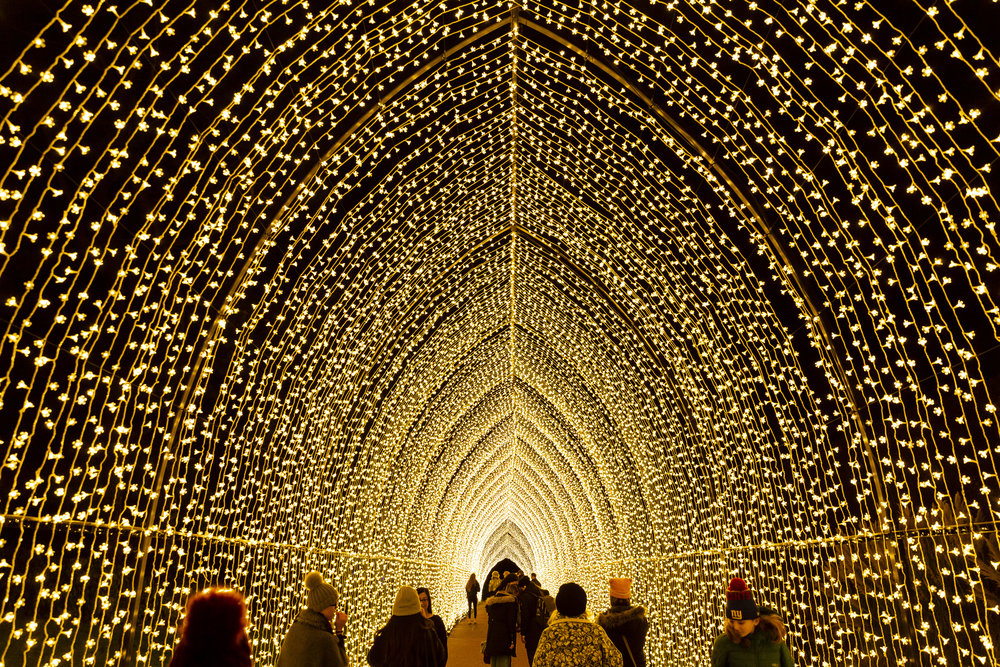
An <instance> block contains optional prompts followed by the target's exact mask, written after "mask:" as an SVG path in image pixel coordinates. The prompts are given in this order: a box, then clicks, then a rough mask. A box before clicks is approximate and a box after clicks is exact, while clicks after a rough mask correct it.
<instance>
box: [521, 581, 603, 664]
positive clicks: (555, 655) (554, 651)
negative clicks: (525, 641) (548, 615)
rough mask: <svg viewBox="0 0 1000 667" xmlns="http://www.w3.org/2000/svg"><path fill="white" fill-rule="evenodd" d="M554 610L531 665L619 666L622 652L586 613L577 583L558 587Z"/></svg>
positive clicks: (585, 605) (584, 601) (581, 590)
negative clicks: (554, 612)
mask: <svg viewBox="0 0 1000 667" xmlns="http://www.w3.org/2000/svg"><path fill="white" fill-rule="evenodd" d="M556 612H557V613H556V614H554V615H553V617H552V620H550V621H549V627H547V628H545V630H544V631H543V632H542V637H541V639H539V640H538V650H537V651H536V652H535V662H534V667H622V654H621V653H619V652H618V649H617V648H615V645H614V644H613V643H611V639H609V638H608V635H607V633H605V632H604V629H603V628H602V627H601V626H599V625H597V624H596V623H594V622H593V621H591V620H590V618H589V617H588V616H587V593H586V591H584V590H583V587H582V586H580V584H576V583H573V582H569V583H565V584H563V585H562V586H560V587H559V592H558V593H556Z"/></svg>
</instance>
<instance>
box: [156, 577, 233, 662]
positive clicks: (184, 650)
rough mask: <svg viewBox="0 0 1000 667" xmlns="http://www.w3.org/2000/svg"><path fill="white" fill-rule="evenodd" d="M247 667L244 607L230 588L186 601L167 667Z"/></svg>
mask: <svg viewBox="0 0 1000 667" xmlns="http://www.w3.org/2000/svg"><path fill="white" fill-rule="evenodd" d="M216 665H218V666H219V667H250V640H249V639H248V638H247V607H246V602H245V600H244V599H243V594H242V593H240V592H239V591H237V590H233V589H231V588H206V589H205V590H203V591H199V592H197V593H195V594H194V595H192V596H191V597H189V598H188V601H187V608H186V609H185V612H184V625H183V626H182V627H181V636H180V640H178V642H177V646H175V647H174V653H173V655H172V656H171V657H170V667H215V666H216Z"/></svg>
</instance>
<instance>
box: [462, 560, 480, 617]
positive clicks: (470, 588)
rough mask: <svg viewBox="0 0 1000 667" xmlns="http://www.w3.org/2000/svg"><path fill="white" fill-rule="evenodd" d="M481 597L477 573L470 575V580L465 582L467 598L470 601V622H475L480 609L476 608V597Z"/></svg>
mask: <svg viewBox="0 0 1000 667" xmlns="http://www.w3.org/2000/svg"><path fill="white" fill-rule="evenodd" d="M478 597H479V582H478V581H476V573H475V572H473V573H472V574H470V575H469V580H468V581H467V582H465V599H466V600H467V601H468V603H469V622H470V623H475V622H476V616H477V615H478V614H479V610H478V609H476V599H477V598H478Z"/></svg>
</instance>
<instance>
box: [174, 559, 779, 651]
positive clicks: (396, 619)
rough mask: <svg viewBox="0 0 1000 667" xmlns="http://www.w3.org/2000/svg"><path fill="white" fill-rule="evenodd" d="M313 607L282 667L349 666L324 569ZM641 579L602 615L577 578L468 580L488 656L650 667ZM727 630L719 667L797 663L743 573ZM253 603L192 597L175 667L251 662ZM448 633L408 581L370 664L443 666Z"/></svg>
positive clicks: (312, 580) (720, 641) (219, 592)
mask: <svg viewBox="0 0 1000 667" xmlns="http://www.w3.org/2000/svg"><path fill="white" fill-rule="evenodd" d="M305 585H306V605H305V608H303V609H302V610H301V611H300V612H299V613H298V614H297V616H296V617H295V620H294V621H293V622H292V624H291V626H290V627H289V629H288V631H287V633H286V634H285V636H284V640H283V641H282V643H281V649H280V652H279V654H278V661H277V667H347V654H346V652H345V650H344V636H345V631H346V627H347V621H348V618H347V614H346V613H344V612H343V611H341V610H339V609H338V601H339V595H338V593H337V590H336V589H335V588H334V587H333V586H331V585H330V584H328V583H326V582H325V581H324V580H323V577H322V575H321V574H320V573H319V572H310V573H309V574H308V575H307V576H306V578H305ZM631 589H632V580H631V579H624V578H615V579H610V580H609V582H608V600H609V605H608V608H607V610H606V611H604V612H603V613H601V614H598V615H597V616H596V617H594V616H593V615H592V614H590V613H589V612H588V610H587V593H586V591H585V590H584V589H583V587H582V586H580V585H579V584H577V583H574V582H567V583H564V584H562V585H561V586H560V587H559V590H558V592H557V593H556V596H555V597H554V598H553V597H552V596H551V595H550V594H549V591H548V590H547V589H544V588H542V587H541V584H540V583H539V581H538V579H537V578H536V577H535V574H534V573H532V574H531V576H530V577H528V576H524V575H523V574H522V573H520V572H514V573H511V572H504V573H503V575H501V574H500V573H499V572H493V574H492V576H491V577H490V579H489V581H488V582H487V584H486V586H485V587H481V586H480V584H479V582H478V581H477V579H476V575H475V574H472V575H471V576H470V577H469V580H468V582H466V585H465V593H466V598H467V600H468V602H469V610H468V616H467V617H466V620H467V621H468V622H469V623H470V624H475V623H476V622H477V616H478V613H477V596H478V594H479V593H480V591H482V593H483V598H484V599H485V604H484V607H485V609H486V614H487V617H488V625H487V631H486V640H485V641H484V642H483V643H482V652H483V662H484V663H486V664H489V665H490V667H510V665H511V659H512V658H513V657H514V656H516V655H517V649H518V638H520V643H521V645H522V646H523V647H524V651H525V657H526V658H527V660H528V665H529V666H530V667H646V654H645V644H646V634H647V632H648V630H649V621H648V620H647V618H646V610H645V608H643V607H642V606H640V605H635V604H632V592H631ZM725 610H726V618H725V622H724V626H723V632H722V633H721V634H720V635H719V636H718V637H717V638H716V639H715V642H714V643H713V644H712V648H711V654H710V655H711V665H712V667H792V664H793V663H792V657H791V652H790V651H789V649H788V645H787V643H786V641H785V637H786V634H787V632H786V628H785V624H784V622H783V621H782V620H781V617H780V616H778V614H777V613H776V612H775V611H774V610H772V609H770V608H768V607H765V606H759V605H757V603H756V602H755V600H754V597H753V593H752V591H751V590H750V588H749V586H747V584H746V582H745V581H744V580H743V579H739V578H735V579H732V580H731V581H730V582H729V586H728V587H727V589H726V606H725ZM246 627H247V610H246V602H245V601H244V599H243V596H242V594H240V592H239V591H236V590H233V589H227V588H208V589H206V590H203V591H200V592H198V593H196V594H194V595H192V596H191V597H190V598H189V599H188V604H187V609H186V613H185V617H184V622H183V626H182V628H181V632H180V639H179V640H178V642H177V645H176V646H175V648H174V652H173V657H172V659H171V662H170V667H208V666H209V665H212V666H219V667H250V665H251V664H252V657H251V648H250V642H249V639H248V637H247V632H246ZM447 661H448V631H447V628H446V627H445V624H444V621H443V620H442V619H441V617H440V616H438V615H437V614H435V613H434V611H433V603H432V600H431V593H430V591H429V590H428V589H427V588H423V587H420V588H413V587H411V586H400V587H399V590H398V591H397V592H396V598H395V600H394V601H393V605H392V615H391V616H390V618H389V620H388V621H387V622H386V624H385V625H384V626H383V627H382V628H381V629H380V630H379V631H378V632H376V633H375V637H374V639H373V641H372V645H371V647H370V649H369V650H368V654H367V662H368V664H369V665H370V667H444V666H445V663H446V662H447Z"/></svg>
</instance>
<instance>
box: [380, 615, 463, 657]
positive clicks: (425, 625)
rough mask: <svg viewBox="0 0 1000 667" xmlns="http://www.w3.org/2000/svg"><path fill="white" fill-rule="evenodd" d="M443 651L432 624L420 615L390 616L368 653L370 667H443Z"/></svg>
mask: <svg viewBox="0 0 1000 667" xmlns="http://www.w3.org/2000/svg"><path fill="white" fill-rule="evenodd" d="M444 663H445V652H444V647H443V646H442V645H441V640H440V639H438V635H437V632H436V631H435V630H434V624H433V623H431V621H430V619H426V618H424V617H423V614H420V613H416V614H410V615H409V616H393V617H392V618H390V619H389V622H388V623H386V624H385V627H383V628H382V629H381V630H379V631H378V632H376V633H375V640H374V641H373V642H372V647H371V649H369V650H368V664H369V665H371V667H444Z"/></svg>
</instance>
